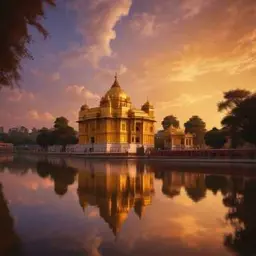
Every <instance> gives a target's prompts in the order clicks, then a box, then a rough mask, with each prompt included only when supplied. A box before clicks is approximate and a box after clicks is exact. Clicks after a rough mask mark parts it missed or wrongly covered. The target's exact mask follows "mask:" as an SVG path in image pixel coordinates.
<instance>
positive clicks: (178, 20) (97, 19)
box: [0, 0, 256, 128]
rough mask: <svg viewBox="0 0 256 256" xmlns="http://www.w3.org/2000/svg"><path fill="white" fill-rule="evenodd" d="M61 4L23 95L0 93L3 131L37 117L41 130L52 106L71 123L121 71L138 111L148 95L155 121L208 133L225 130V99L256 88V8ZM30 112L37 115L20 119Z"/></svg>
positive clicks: (149, 1) (134, 0)
mask: <svg viewBox="0 0 256 256" xmlns="http://www.w3.org/2000/svg"><path fill="white" fill-rule="evenodd" d="M64 2H68V6H69V7H70V6H72V9H71V10H70V8H68V9H65V8H59V9H58V12H59V13H58V14H59V15H57V16H58V19H59V20H58V22H56V18H57V16H56V15H55V14H52V13H49V16H48V17H47V22H49V24H50V25H49V26H48V28H49V32H50V34H51V37H50V38H49V39H48V40H47V41H46V42H43V47H39V46H38V49H37V51H34V52H33V54H38V56H35V57H37V58H35V61H34V62H33V64H32V66H27V65H24V71H25V72H24V73H26V74H27V75H26V77H25V76H24V80H23V81H24V82H23V84H22V86H21V88H22V90H14V91H13V92H8V93H7V92H4V91H3V90H2V91H1V93H0V102H1V103H0V104H1V106H0V110H1V109H6V111H4V112H2V113H1V112H0V119H1V120H0V121H1V125H2V123H3V124H4V125H5V124H6V126H9V127H11V126H14V125H19V124H24V125H28V126H30V127H33V125H34V121H35V120H36V119H37V122H36V125H38V126H39V127H40V126H41V125H44V122H43V121H42V122H41V121H40V120H38V116H39V117H40V116H42V114H43V113H44V112H45V111H48V109H49V106H51V109H50V112H51V113H54V116H60V115H66V116H67V118H68V119H70V120H71V121H72V122H74V121H75V120H76V117H77V112H78V110H79V108H80V106H81V105H82V104H83V103H84V101H85V99H87V100H89V101H90V102H89V105H90V106H93V105H97V104H98V101H99V99H100V97H101V96H102V95H104V93H105V92H106V91H107V90H108V89H109V87H110V86H111V84H112V82H113V77H114V74H115V72H117V73H118V75H120V78H119V82H120V84H121V86H122V88H123V89H124V90H125V91H126V92H127V93H128V94H129V95H130V96H131V99H132V102H133V103H134V105H135V106H140V105H141V104H142V103H143V102H145V100H146V98H147V97H148V98H149V99H150V100H151V101H152V102H153V104H155V113H156V120H157V121H161V120H162V118H163V117H164V116H165V115H168V114H175V115H176V116H177V117H178V118H179V120H180V122H183V121H186V120H187V119H188V118H189V117H190V116H192V115H199V116H200V117H202V118H203V119H204V120H205V121H206V123H207V127H209V128H211V127H212V126H218V125H219V121H220V119H221V117H222V116H221V114H220V113H218V112H217V108H216V104H217V102H218V101H220V100H221V98H222V92H223V91H227V90H230V89H234V88H245V89H248V90H253V89H255V83H256V78H255V75H254V74H255V72H256V29H255V24H256V1H255V0H170V1H166V0H159V1H156V0H86V1H85V0H75V1H64ZM57 27H58V29H56V28H57ZM35 45H38V44H35ZM45 45H46V47H45ZM33 47H34V45H33ZM49 51H50V53H49ZM47 54H48V55H49V54H50V55H51V57H49V58H48V57H47V58H42V56H46V55H47ZM26 70H28V71H29V72H27V71H26ZM56 84H58V86H53V85H56ZM65 85H70V86H68V87H65ZM85 85H86V86H85ZM30 92H31V93H30ZM32 92H33V93H32ZM217 93H219V94H218V95H217ZM33 98H36V100H33ZM17 106H18V107H17ZM30 110H37V112H38V116H37V114H36V113H34V114H32V113H31V115H32V117H34V119H28V118H25V119H24V116H26V117H27V113H28V111H30ZM69 111H70V112H69ZM2 120H3V121H2ZM48 124H49V125H50V121H49V122H48ZM156 125H157V126H158V125H159V124H156Z"/></svg>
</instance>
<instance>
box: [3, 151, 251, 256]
mask: <svg viewBox="0 0 256 256" xmlns="http://www.w3.org/2000/svg"><path fill="white" fill-rule="evenodd" d="M231 173H234V174H232V175H231ZM254 173H255V175H256V169H255V168H254V167H250V168H249V167H246V166H244V167H239V168H238V167H235V166H234V167H220V166H216V167H214V166H209V167H207V166H201V167H196V166H188V165H187V166H183V165H172V164H170V163H169V164H168V165H167V164H163V163H161V162H159V163H158V162H151V163H149V162H140V161H137V162H136V161H131V160H129V161H125V160H112V161H107V160H85V159H76V158H73V159H72V158H66V159H61V158H56V157H55V158H42V157H36V156H22V157H10V156H9V157H6V156H0V255H1V256H2V255H47V256H48V255H50V256H51V255H54V256H56V255H64V256H65V255H88V256H112V255H113V256H116V255H117V256H118V255H122V256H124V255H125V256H131V255H136V256H144V255H145V256H151V255H157V256H162V255H163V256H168V255H175V256H176V255H182V256H183V255H204V256H209V255H256V176H255V175H254Z"/></svg>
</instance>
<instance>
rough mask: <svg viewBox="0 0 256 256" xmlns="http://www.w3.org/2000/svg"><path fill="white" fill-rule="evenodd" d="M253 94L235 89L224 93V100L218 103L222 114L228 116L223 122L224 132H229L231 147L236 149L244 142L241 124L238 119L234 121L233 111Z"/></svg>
mask: <svg viewBox="0 0 256 256" xmlns="http://www.w3.org/2000/svg"><path fill="white" fill-rule="evenodd" d="M251 95H252V93H251V92H250V91H248V90H244V89H235V90H230V91H227V92H224V95H223V98H224V99H223V100H222V101H220V102H219V103H218V105H217V106H218V111H220V112H222V111H224V110H226V111H227V115H226V116H225V117H224V118H223V120H222V122H221V123H222V125H223V128H224V130H226V131H227V133H228V135H229V136H230V138H231V147H232V148H236V147H238V146H239V145H241V144H242V143H243V142H242V140H241V135H240V132H239V123H238V122H237V119H234V118H233V116H232V114H231V113H232V111H233V110H234V109H235V108H237V107H239V105H240V104H241V103H242V102H243V101H244V100H245V99H247V98H248V97H250V96H251Z"/></svg>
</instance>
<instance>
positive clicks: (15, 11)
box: [0, 0, 55, 88]
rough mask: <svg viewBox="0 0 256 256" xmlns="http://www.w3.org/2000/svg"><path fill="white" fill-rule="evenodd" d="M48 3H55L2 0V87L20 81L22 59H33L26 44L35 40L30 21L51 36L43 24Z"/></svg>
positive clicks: (0, 67) (30, 0)
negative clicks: (31, 32) (30, 28)
mask: <svg viewBox="0 0 256 256" xmlns="http://www.w3.org/2000/svg"><path fill="white" fill-rule="evenodd" d="M46 4H47V5H50V6H55V0H1V1H0V34H1V40H0V56H1V58H0V88H1V86H8V87H13V86H14V85H15V84H17V82H18V81H19V80H20V71H21V64H20V63H21V60H22V59H23V58H30V59H32V56H31V54H30V52H29V50H28V48H27V47H28V45H29V44H30V43H31V42H32V36H31V34H30V33H29V25H30V26H32V27H34V28H36V29H37V31H38V32H39V33H40V34H42V35H43V36H44V37H45V38H46V37H47V36H48V33H47V31H46V30H45V28H44V27H43V26H42V24H41V20H42V18H44V17H45V7H46Z"/></svg>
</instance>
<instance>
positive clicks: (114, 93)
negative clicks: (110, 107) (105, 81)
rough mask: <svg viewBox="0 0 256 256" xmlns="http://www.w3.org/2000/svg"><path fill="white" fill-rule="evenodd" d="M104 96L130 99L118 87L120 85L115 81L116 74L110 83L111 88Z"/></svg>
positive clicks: (124, 99)
mask: <svg viewBox="0 0 256 256" xmlns="http://www.w3.org/2000/svg"><path fill="white" fill-rule="evenodd" d="M105 98H110V99H120V100H122V101H126V100H127V101H130V97H129V96H128V95H127V94H126V93H125V92H124V91H123V90H122V88H121V87H120V85H119V83H118V81H117V76H115V81H114V83H113V84H112V86H111V88H110V89H109V90H108V91H107V93H106V94H105Z"/></svg>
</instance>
